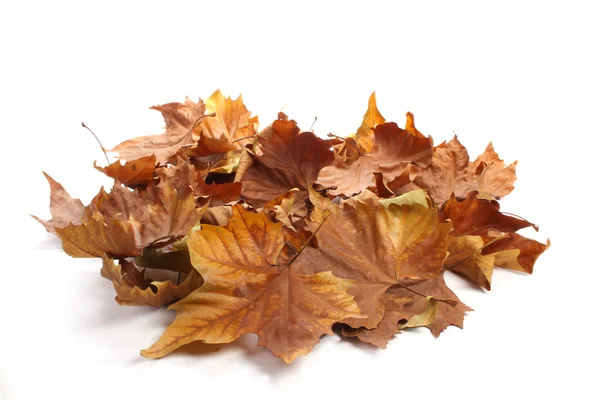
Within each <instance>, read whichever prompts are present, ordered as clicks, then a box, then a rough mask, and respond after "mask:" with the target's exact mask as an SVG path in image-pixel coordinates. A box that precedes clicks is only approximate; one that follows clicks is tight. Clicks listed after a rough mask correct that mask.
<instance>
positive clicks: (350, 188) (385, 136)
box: [317, 122, 433, 196]
mask: <svg viewBox="0 0 600 400" xmlns="http://www.w3.org/2000/svg"><path fill="white" fill-rule="evenodd" d="M432 153H433V146H432V140H431V138H418V137H416V136H413V135H411V134H410V133H408V132H407V131H405V130H404V129H402V128H400V127H398V125H397V124H396V123H394V122H388V123H384V124H381V125H378V126H377V127H376V128H375V132H374V134H373V148H372V151H371V152H370V153H361V154H360V156H359V157H358V158H357V159H356V160H351V161H348V160H347V159H342V158H341V157H340V156H336V158H335V162H334V164H333V165H332V166H329V167H325V168H323V169H322V170H321V172H320V173H319V176H318V179H317V183H319V184H321V185H323V187H325V188H335V189H332V190H330V191H329V193H330V194H331V195H333V196H339V195H346V196H352V195H354V194H356V193H360V192H362V191H363V190H365V189H367V188H370V187H373V188H375V187H377V182H376V180H375V175H374V174H375V173H380V174H381V176H382V178H383V182H384V183H387V182H391V181H393V180H394V179H395V178H397V177H399V176H401V175H402V174H403V173H405V171H406V170H407V168H410V165H411V163H414V164H415V165H419V166H421V167H426V166H427V165H429V163H430V162H431V156H432Z"/></svg>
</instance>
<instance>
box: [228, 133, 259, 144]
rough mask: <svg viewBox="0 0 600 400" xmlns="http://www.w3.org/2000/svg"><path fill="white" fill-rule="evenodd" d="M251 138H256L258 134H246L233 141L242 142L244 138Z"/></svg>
mask: <svg viewBox="0 0 600 400" xmlns="http://www.w3.org/2000/svg"><path fill="white" fill-rule="evenodd" d="M251 138H256V135H250V136H244V137H241V138H238V139H235V140H234V141H232V142H231V143H236V142H241V141H242V140H246V139H251Z"/></svg>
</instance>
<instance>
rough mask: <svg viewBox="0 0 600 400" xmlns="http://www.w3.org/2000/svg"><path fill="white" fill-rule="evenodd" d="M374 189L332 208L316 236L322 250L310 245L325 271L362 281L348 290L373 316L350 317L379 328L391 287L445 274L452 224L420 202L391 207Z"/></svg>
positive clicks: (351, 321)
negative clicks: (383, 202) (374, 192)
mask: <svg viewBox="0 0 600 400" xmlns="http://www.w3.org/2000/svg"><path fill="white" fill-rule="evenodd" d="M368 193H369V192H365V194H363V195H361V196H360V197H357V198H354V199H351V200H352V201H351V202H346V203H345V204H344V205H343V206H342V207H341V208H339V209H336V208H330V210H332V211H331V215H330V216H329V217H327V218H326V219H325V220H324V222H323V223H322V226H321V228H320V229H319V231H318V232H317V234H316V239H317V242H318V249H312V248H306V249H304V252H305V253H310V254H312V253H314V254H315V257H318V258H319V259H320V260H321V261H320V262H319V265H318V266H317V267H318V268H319V270H320V271H331V272H332V273H333V274H334V275H335V276H339V277H342V278H346V279H352V280H354V281H356V284H355V285H353V286H352V287H351V288H350V289H349V291H348V293H350V294H351V295H353V296H354V298H355V300H356V303H357V304H358V306H359V308H360V309H361V311H362V312H364V313H366V314H368V316H369V317H368V318H367V319H353V318H350V319H346V320H345V321H344V322H345V323H346V324H348V325H350V326H352V327H355V328H358V327H361V326H364V327H366V328H375V327H376V326H377V324H378V323H379V321H381V319H382V318H383V314H384V310H385V293H386V291H387V290H388V289H389V288H390V287H391V286H393V285H397V284H401V285H411V284H414V283H415V282H420V281H423V280H428V279H433V278H435V277H436V276H437V275H439V274H440V273H441V271H442V268H443V263H444V259H445V258H446V255H447V249H448V240H449V239H448V231H449V230H450V226H451V224H450V223H449V222H439V221H438V217H437V210H435V209H433V208H431V207H423V206H422V205H421V204H419V202H411V203H410V204H402V205H399V204H393V203H392V204H389V205H388V206H387V207H386V206H384V205H383V204H381V203H380V202H379V199H377V198H376V197H375V196H374V195H372V194H368ZM421 193H422V192H421ZM423 196H424V195H423ZM319 201H321V202H322V200H315V201H313V203H317V202H319ZM319 215H320V214H319V213H318V212H317V213H313V214H312V215H311V218H312V221H313V222H312V224H313V226H314V224H315V223H319V224H320V223H321V221H319V219H320V218H321V217H319Z"/></svg>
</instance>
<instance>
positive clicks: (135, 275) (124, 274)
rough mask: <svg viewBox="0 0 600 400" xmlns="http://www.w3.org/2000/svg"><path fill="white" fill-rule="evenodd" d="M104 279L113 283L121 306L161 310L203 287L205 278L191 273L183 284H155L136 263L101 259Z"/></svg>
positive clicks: (165, 282) (168, 281) (104, 257)
mask: <svg viewBox="0 0 600 400" xmlns="http://www.w3.org/2000/svg"><path fill="white" fill-rule="evenodd" d="M100 273H101V274H102V276H103V277H104V278H107V279H110V280H112V282H113V286H114V288H115V291H116V292H117V296H116V297H115V300H116V301H117V303H119V304H120V305H122V306H138V305H148V306H152V307H161V306H164V305H168V304H171V303H173V302H175V301H177V300H180V299H183V298H185V297H187V296H188V295H189V294H190V293H191V292H193V291H194V290H196V289H197V288H199V287H200V286H201V285H202V282H203V280H202V277H201V276H200V275H199V274H198V272H196V270H192V271H191V272H190V273H188V274H187V276H186V277H185V278H184V279H183V281H182V282H181V283H180V284H178V285H176V284H174V283H173V282H171V281H170V280H165V281H152V280H150V279H146V278H144V277H143V275H142V273H141V272H140V271H139V270H138V269H137V268H136V267H135V265H133V263H131V262H129V261H126V260H120V261H119V264H115V262H114V260H113V259H111V258H109V257H107V256H106V255H103V256H102V270H101V271H100Z"/></svg>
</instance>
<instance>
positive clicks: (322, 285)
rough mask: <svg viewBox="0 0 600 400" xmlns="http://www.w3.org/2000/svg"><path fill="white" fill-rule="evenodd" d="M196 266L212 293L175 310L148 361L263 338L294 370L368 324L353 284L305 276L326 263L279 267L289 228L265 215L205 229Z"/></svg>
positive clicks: (245, 214) (193, 240)
mask: <svg viewBox="0 0 600 400" xmlns="http://www.w3.org/2000/svg"><path fill="white" fill-rule="evenodd" d="M188 246H189V249H190V253H191V258H192V264H193V265H194V267H195V268H196V269H197V270H198V272H199V273H200V275H201V276H202V277H203V278H204V280H205V283H204V285H203V286H202V287H201V288H200V289H198V290H196V291H195V292H193V293H192V294H190V295H189V296H188V297H186V298H185V299H183V300H181V301H179V302H178V303H175V304H173V305H172V306H171V307H170V309H173V310H175V311H177V317H176V318H175V321H173V323H172V324H171V325H169V327H168V328H167V330H166V331H165V333H164V334H163V336H162V337H161V338H160V339H159V341H158V342H157V343H155V344H154V345H153V346H152V347H151V348H149V349H147V350H144V351H142V355H143V356H145V357H149V358H158V357H163V356H165V355H167V354H168V353H170V352H172V351H173V350H175V349H176V348H178V347H180V346H182V345H184V344H186V343H190V342H192V341H195V340H202V341H204V342H206V343H229V342H232V341H233V340H235V339H237V338H238V337H240V336H241V335H243V334H245V333H256V334H258V337H259V342H258V343H259V345H261V346H266V347H267V348H269V349H270V350H271V351H272V352H273V354H274V355H275V356H277V357H281V358H283V359H284V361H286V362H288V363H289V362H292V361H293V360H294V359H295V358H296V357H298V356H301V355H306V354H308V352H310V350H311V349H312V347H313V346H314V345H315V344H316V343H317V342H318V341H319V339H320V337H321V335H323V334H332V331H331V325H332V324H334V323H335V322H339V321H341V320H343V319H345V318H348V317H360V316H361V314H360V312H359V309H358V307H357V306H356V303H355V302H354V301H353V300H352V296H350V295H349V294H347V293H346V290H347V288H348V287H349V286H350V285H351V281H349V280H345V279H340V278H337V277H335V276H334V275H333V274H331V273H330V272H319V273H309V274H303V273H299V272H298V271H299V270H306V269H311V268H313V269H314V267H313V265H314V263H315V262H318V260H316V259H314V258H313V257H311V256H310V255H309V254H307V253H305V252H301V253H300V254H299V255H298V256H297V257H296V258H295V259H293V260H290V262H289V263H288V264H276V263H277V261H278V258H279V254H280V252H281V250H282V248H283V246H284V236H283V228H282V226H281V224H279V223H273V222H271V221H269V220H268V219H267V217H266V216H265V215H264V214H261V213H259V214H257V213H253V212H251V211H247V210H246V209H244V207H242V206H241V205H236V206H234V207H233V216H232V218H231V219H230V220H229V223H228V225H227V226H226V227H215V226H210V225H203V226H202V230H200V231H195V232H193V233H191V234H190V236H189V237H188Z"/></svg>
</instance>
